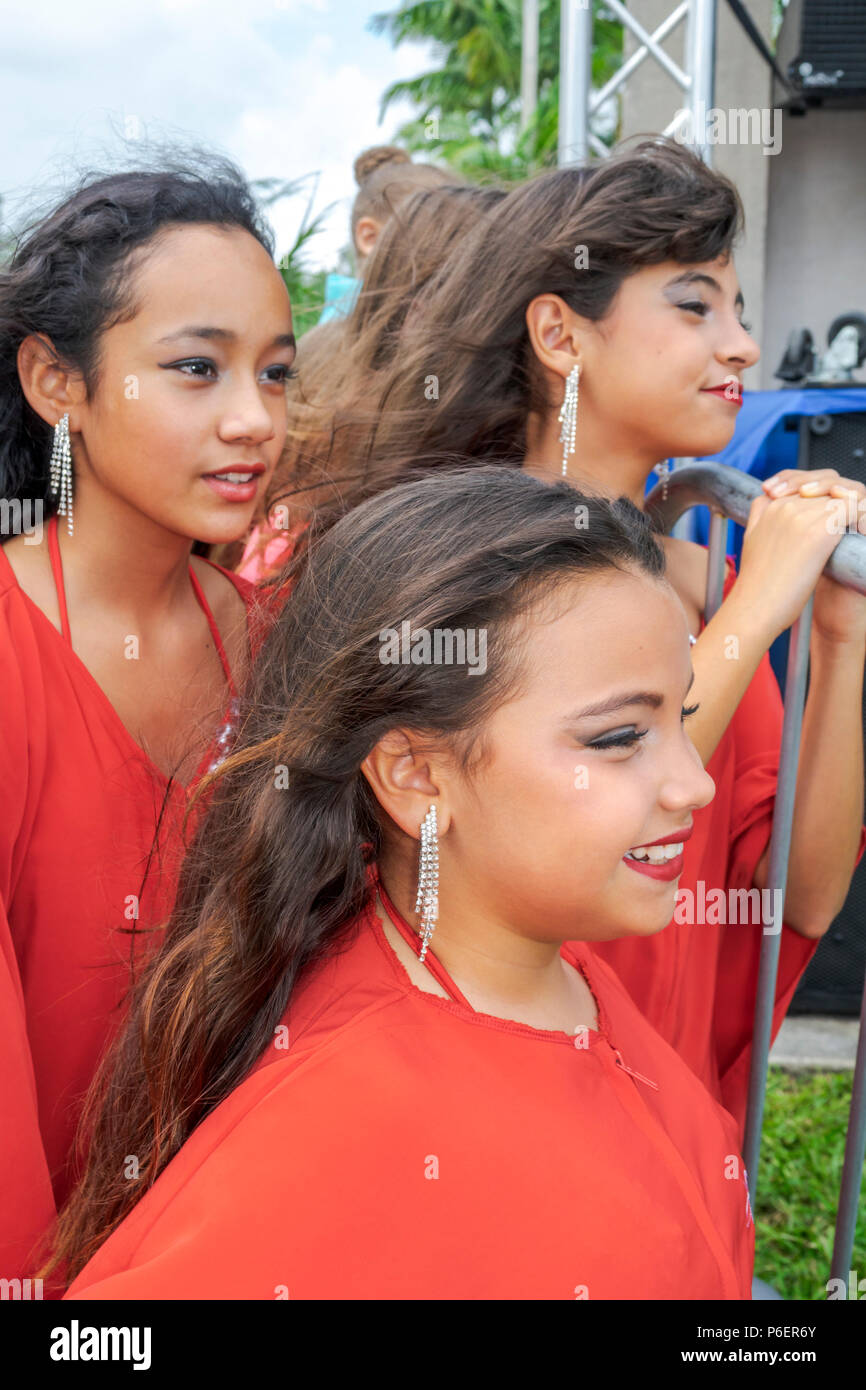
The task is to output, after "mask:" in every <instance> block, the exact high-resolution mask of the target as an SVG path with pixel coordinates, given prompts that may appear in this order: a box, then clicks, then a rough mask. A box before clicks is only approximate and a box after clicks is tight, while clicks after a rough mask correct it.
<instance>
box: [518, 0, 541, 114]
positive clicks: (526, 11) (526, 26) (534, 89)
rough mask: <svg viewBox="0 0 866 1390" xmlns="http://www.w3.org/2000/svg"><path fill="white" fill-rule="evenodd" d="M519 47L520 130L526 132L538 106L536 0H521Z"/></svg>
mask: <svg viewBox="0 0 866 1390" xmlns="http://www.w3.org/2000/svg"><path fill="white" fill-rule="evenodd" d="M522 17H523V38H522V42H521V47H520V129H521V131H524V130H526V128H527V126H528V125H529V123H530V121H531V120H532V117H533V116H534V115H535V108H536V106H537V104H538V0H523V16H522Z"/></svg>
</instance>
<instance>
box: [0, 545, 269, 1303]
mask: <svg viewBox="0 0 866 1390" xmlns="http://www.w3.org/2000/svg"><path fill="white" fill-rule="evenodd" d="M217 568H219V567H217ZM222 572H223V573H224V574H227V577H228V578H229V579H230V580H231V582H232V583H233V584H234V585H235V587H236V588H237V589H238V591H239V592H240V594H241V595H242V597H243V598H244V601H245V603H246V604H247V613H248V622H249V626H250V639H251V648H252V649H253V650H256V649H257V647H258V645H259V643H260V642H261V640H262V638H263V636H264V633H265V631H266V626H267V618H266V615H264V614H263V613H262V612H261V610H260V608H259V606H258V603H257V602H256V601H255V600H254V594H253V589H252V587H251V586H250V585H248V584H246V583H245V582H244V581H243V580H240V579H238V577H237V576H236V575H231V574H228V573H227V571H225V570H223V571H222ZM0 712H2V713H0V787H2V797H0V1055H2V1059H3V1061H2V1065H0V1108H2V1116H3V1126H2V1132H0V1277H4V1278H15V1277H25V1276H27V1275H30V1274H32V1273H33V1270H34V1268H35V1265H34V1263H33V1261H34V1258H35V1252H34V1246H35V1243H36V1242H37V1240H38V1238H40V1237H41V1236H42V1235H43V1234H44V1232H45V1230H46V1227H47V1225H48V1224H49V1222H50V1221H51V1220H52V1218H53V1215H54V1203H55V1201H56V1202H57V1203H58V1204H59V1203H60V1202H62V1201H63V1200H65V1198H66V1196H67V1194H68V1191H69V1188H70V1185H71V1180H72V1165H71V1154H70V1147H71V1144H72V1139H73V1134H74V1129H75V1124H76V1121H77V1118H78V1114H79V1111H80V1101H81V1097H82V1096H83V1093H84V1091H85V1090H86V1088H87V1086H88V1084H89V1083H90V1081H91V1079H92V1076H93V1074H94V1071H95V1068H96V1064H97V1060H98V1057H99V1055H100V1053H101V1051H102V1049H103V1047H104V1046H105V1044H106V1043H107V1041H108V1040H109V1038H110V1037H111V1036H112V1035H113V1033H114V1031H115V1030H116V1027H117V1023H118V1022H119V1019H120V1014H121V1006H122V1003H123V1000H124V996H125V994H126V992H127V988H128V983H129V965H130V961H131V960H132V959H133V958H134V959H135V960H136V961H139V960H141V958H142V953H143V951H144V949H145V946H146V942H147V940H148V936H147V928H148V926H149V924H151V923H157V922H159V921H161V920H162V919H163V918H164V916H165V914H166V912H167V910H168V908H169V906H170V902H171V898H172V894H173V889H174V883H175V877H176V869H177V864H178V861H179V850H180V841H181V836H180V818H181V814H182V812H183V810H184V806H185V799H186V794H185V792H184V789H183V788H182V787H180V786H179V785H177V784H175V785H173V786H172V788H171V790H170V793H169V795H168V798H167V801H166V806H165V813H164V816H163V822H162V826H161V829H160V833H159V837H158V854H157V856H156V858H155V860H154V862H153V863H152V864H151V867H150V871H149V873H148V875H147V881H146V884H145V887H144V889H143V890H142V879H143V878H144V871H145V867H146V865H147V862H148V857H149V855H150V852H151V849H152V847H153V845H154V839H155V831H156V826H157V820H158V816H159V811H160V806H161V804H162V801H163V796H164V794H165V792H166V788H167V783H166V779H165V778H164V776H163V775H162V773H161V772H160V771H159V770H158V769H157V768H156V767H155V766H154V765H153V764H152V763H151V762H150V761H149V759H148V758H147V757H146V755H145V754H144V752H143V750H142V749H141V748H140V747H139V746H138V744H136V743H135V741H134V740H133V738H132V736H131V735H130V734H129V733H128V732H127V730H126V729H125V727H124V726H123V724H122V722H121V720H120V718H119V716H118V715H117V713H116V711H115V710H114V708H113V707H112V706H111V704H110V703H109V701H108V699H107V698H106V696H105V695H104V694H103V692H102V691H101V690H100V688H99V686H98V685H97V683H96V681H95V680H94V679H93V677H92V676H91V675H90V673H89V671H88V670H87V669H86V667H85V666H84V664H83V663H82V662H81V660H80V659H79V658H78V656H76V654H75V652H74V651H73V649H72V647H71V646H70V645H69V643H68V642H67V641H66V640H64V638H63V637H62V636H61V634H60V633H59V632H58V631H57V629H56V628H55V627H54V625H53V624H52V623H51V622H50V621H49V619H48V618H47V617H46V616H45V615H44V613H42V611H41V610H40V609H39V608H38V607H37V606H36V605H35V604H34V603H33V602H32V601H31V600H30V599H29V598H28V597H27V596H26V595H25V594H24V592H23V590H22V589H21V588H20V586H19V584H18V582H17V579H16V577H15V574H14V572H13V570H12V568H11V566H10V565H9V562H8V560H7V559H6V556H5V555H4V554H3V552H2V548H0ZM210 756H211V750H208V752H207V755H206V759H205V760H203V763H202V768H203V767H204V766H205V764H206V761H207V760H208V759H209V758H210ZM200 770H201V769H200ZM134 896H138V897H139V898H140V903H139V909H138V919H137V921H136V920H135V917H134V913H135V904H134V901H133V897H134ZM134 928H135V929H136V930H135V931H134V932H133V929H134ZM150 939H151V940H152V939H153V933H151V936H150Z"/></svg>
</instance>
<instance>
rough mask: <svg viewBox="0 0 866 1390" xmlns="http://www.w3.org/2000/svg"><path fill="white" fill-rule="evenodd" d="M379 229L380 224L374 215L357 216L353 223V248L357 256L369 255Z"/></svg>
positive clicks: (380, 228) (380, 227)
mask: <svg viewBox="0 0 866 1390" xmlns="http://www.w3.org/2000/svg"><path fill="white" fill-rule="evenodd" d="M381 230H382V224H381V223H380V222H377V221H376V219H375V217H359V218H358V221H357V222H356V224H355V249H356V251H357V252H358V255H359V256H364V257H366V256H369V254H370V252H371V251H372V250H373V247H374V246H375V245H376V239H377V237H378V235H379V233H380V232H381Z"/></svg>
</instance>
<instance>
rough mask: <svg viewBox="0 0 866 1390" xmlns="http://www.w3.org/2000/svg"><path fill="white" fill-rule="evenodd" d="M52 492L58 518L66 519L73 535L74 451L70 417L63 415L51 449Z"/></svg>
mask: <svg viewBox="0 0 866 1390" xmlns="http://www.w3.org/2000/svg"><path fill="white" fill-rule="evenodd" d="M50 477H51V492H52V494H53V496H54V498H55V499H56V501H57V514H58V516H65V517H66V529H67V531H68V532H69V534H70V536H71V535H72V449H71V446H70V443H69V415H68V414H66V415H62V416H61V417H60V419H59V420H58V421H57V424H56V425H55V426H54V443H53V445H52V449H51V468H50Z"/></svg>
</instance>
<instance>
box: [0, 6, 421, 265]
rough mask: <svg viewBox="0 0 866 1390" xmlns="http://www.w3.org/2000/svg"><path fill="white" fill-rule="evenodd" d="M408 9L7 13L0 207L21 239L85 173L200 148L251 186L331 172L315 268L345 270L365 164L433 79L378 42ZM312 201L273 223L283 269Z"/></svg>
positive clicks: (25, 9)
mask: <svg viewBox="0 0 866 1390" xmlns="http://www.w3.org/2000/svg"><path fill="white" fill-rule="evenodd" d="M397 8H398V3H397V0H380V2H379V3H376V4H373V3H370V2H369V0H75V3H74V4H70V3H69V0H31V3H23V0H18V3H14V4H10V5H4V6H3V19H2V37H0V194H2V196H3V199H4V204H3V217H4V220H5V221H6V222H9V223H12V224H14V223H15V220H16V214H17V213H19V211H20V209H21V207H22V206H27V207H29V206H30V205H31V201H32V199H33V197H34V195H37V196H39V197H40V198H43V199H44V197H45V196H46V195H47V194H50V193H52V192H53V191H54V190H55V189H59V188H62V186H63V180H64V178H65V177H68V171H69V170H70V169H71V168H78V167H80V166H81V165H82V164H83V165H88V164H91V163H96V165H97V166H98V165H99V160H100V155H101V154H102V153H103V152H110V153H115V154H116V152H117V151H118V150H121V151H122V150H123V149H124V141H125V137H126V135H127V133H129V134H130V135H131V136H132V139H131V140H130V141H129V142H127V143H126V146H125V148H126V149H127V150H129V153H130V157H131V158H132V157H133V155H134V150H135V140H136V139H142V138H143V139H145V140H146V139H147V138H148V137H151V138H160V137H162V138H165V137H167V136H168V137H176V138H181V139H182V138H184V137H187V138H190V139H194V140H195V141H198V142H201V141H204V142H205V143H207V144H209V145H212V146H214V147H216V148H217V149H219V150H221V151H222V152H224V153H227V154H229V155H230V156H231V157H232V158H233V159H235V160H236V161H237V162H238V163H239V164H240V165H241V167H242V168H243V169H244V171H245V172H246V174H247V175H248V176H249V177H250V178H270V177H279V178H287V179H288V178H296V177H298V176H299V175H302V174H311V173H315V172H318V173H319V175H320V177H319V182H318V190H317V193H316V198H315V203H314V209H315V210H319V209H322V208H324V207H326V206H327V204H329V203H333V202H336V203H337V206H336V207H335V208H334V209H333V210H332V212H331V213H330V215H329V217H328V220H327V224H326V228H325V230H324V231H323V232H322V234H321V235H320V236H318V237H316V238H315V239H314V240H313V241H312V242H311V243H310V244H309V245H310V252H309V257H308V264H310V265H311V266H313V265H327V266H331V265H333V264H334V263H335V260H336V256H337V253H338V251H339V249H340V247H341V246H343V245H344V244H345V243H346V242H347V240H348V214H349V207H350V205H351V199H352V196H353V193H354V189H355V185H354V180H353V177H352V160H353V159H354V157H355V155H356V154H357V153H358V152H359V151H360V150H362V149H363V148H364V147H365V146H367V145H371V144H382V143H388V142H389V141H390V139H391V137H392V136H393V134H394V132H395V131H396V130H397V128H398V126H399V125H400V124H401V123H402V121H404V120H405V119H406V117H407V116H408V115H409V114H410V111H409V107H408V106H405V105H403V106H401V107H400V108H399V109H398V108H397V107H394V108H392V110H391V111H389V112H388V114H387V116H386V117H385V121H384V123H383V124H382V125H380V124H379V119H378V116H379V100H380V97H381V95H382V92H383V91H384V90H385V88H386V87H387V85H388V84H389V83H390V82H392V81H394V80H395V79H397V78H404V77H411V76H414V75H415V74H417V73H419V72H422V71H424V70H425V69H427V68H428V67H430V66H432V65H433V60H432V53H431V50H430V49H429V48H426V47H421V46H418V45H411V46H410V45H401V47H400V48H398V49H393V48H392V47H391V44H390V41H389V39H387V38H386V37H377V36H375V35H373V34H371V33H370V32H369V30H368V29H367V27H366V26H367V21H368V19H369V17H370V15H372V14H375V13H377V12H380V11H389V10H395V9H397ZM304 201H305V200H304V199H303V198H295V199H292V200H287V201H284V202H283V203H281V204H278V205H276V206H274V207H273V208H271V209H270V210H269V216H270V219H271V222H272V224H273V226H274V228H275V230H276V234H277V254H278V255H280V254H281V253H282V252H283V251H285V250H286V249H287V248H288V246H289V245H290V244H291V241H292V238H293V235H294V232H295V230H296V228H297V226H298V223H299V222H300V219H301V216H302V214H303V210H304Z"/></svg>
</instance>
